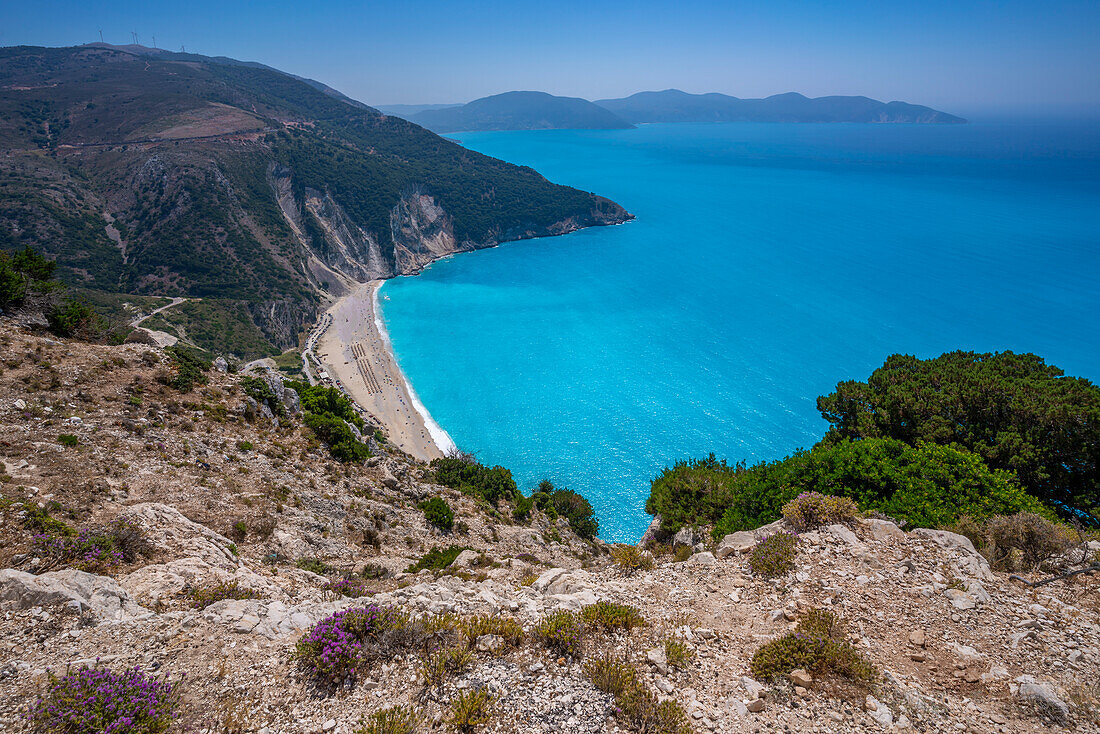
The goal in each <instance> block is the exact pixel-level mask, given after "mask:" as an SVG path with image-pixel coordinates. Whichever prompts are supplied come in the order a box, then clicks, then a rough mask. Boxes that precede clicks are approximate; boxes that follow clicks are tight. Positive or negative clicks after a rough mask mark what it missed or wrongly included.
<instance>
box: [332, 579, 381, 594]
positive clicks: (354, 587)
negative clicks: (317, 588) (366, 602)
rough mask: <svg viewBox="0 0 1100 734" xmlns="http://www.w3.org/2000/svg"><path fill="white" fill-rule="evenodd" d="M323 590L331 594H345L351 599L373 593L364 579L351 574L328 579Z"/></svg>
mask: <svg viewBox="0 0 1100 734" xmlns="http://www.w3.org/2000/svg"><path fill="white" fill-rule="evenodd" d="M325 591H327V592H329V593H330V594H332V595H333V596H337V597H341V596H346V597H349V598H352V599H358V598H359V597H361V596H367V595H368V594H373V593H374V592H373V591H372V590H371V588H370V587H369V586H368V585H367V583H366V582H365V581H364V580H362V579H357V578H353V577H351V576H345V577H344V578H342V579H339V580H337V581H329V582H328V583H327V584H325Z"/></svg>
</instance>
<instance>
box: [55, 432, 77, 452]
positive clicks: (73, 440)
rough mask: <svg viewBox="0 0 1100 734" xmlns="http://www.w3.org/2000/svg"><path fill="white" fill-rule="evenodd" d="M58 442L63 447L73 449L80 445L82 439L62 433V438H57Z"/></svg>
mask: <svg viewBox="0 0 1100 734" xmlns="http://www.w3.org/2000/svg"><path fill="white" fill-rule="evenodd" d="M57 442H58V443H59V444H61V445H62V446H68V447H69V448H73V447H74V446H76V445H77V444H78V443H80V439H79V438H77V437H76V436H74V435H73V434H71V433H62V434H61V435H60V436H58V437H57Z"/></svg>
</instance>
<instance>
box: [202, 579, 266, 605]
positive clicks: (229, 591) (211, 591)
mask: <svg viewBox="0 0 1100 734" xmlns="http://www.w3.org/2000/svg"><path fill="white" fill-rule="evenodd" d="M188 596H190V597H191V602H192V604H194V606H195V608H196V609H206V608H207V607H208V606H210V605H211V604H214V603H216V602H219V601H223V600H225V599H259V598H260V595H259V594H257V593H256V592H255V591H253V590H252V589H247V588H245V587H243V586H241V585H240V584H238V583H237V582H236V581H219V582H218V583H216V584H214V585H213V586H200V587H198V588H195V589H192V590H191V592H190V593H189V594H188Z"/></svg>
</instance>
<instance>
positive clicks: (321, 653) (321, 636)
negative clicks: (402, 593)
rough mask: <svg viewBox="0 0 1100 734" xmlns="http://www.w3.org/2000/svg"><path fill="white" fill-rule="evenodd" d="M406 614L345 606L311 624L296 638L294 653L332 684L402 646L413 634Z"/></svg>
mask: <svg viewBox="0 0 1100 734" xmlns="http://www.w3.org/2000/svg"><path fill="white" fill-rule="evenodd" d="M410 626H411V625H410V621H409V618H408V616H406V615H405V614H402V613H401V612H399V611H397V610H395V609H392V608H390V607H380V606H376V605H374V604H368V605H367V606H364V607H357V608H352V609H345V610H344V611H341V612H337V613H336V614H333V615H332V616H331V617H326V618H325V619H322V620H321V621H320V622H318V623H317V624H315V625H313V627H311V628H310V629H309V631H308V632H307V633H306V634H305V635H303V636H302V638H301V639H300V640H299V641H298V645H297V648H296V656H297V658H298V659H299V660H300V661H301V663H302V664H303V665H304V666H305V668H306V669H307V670H309V672H311V673H312V674H314V675H315V676H317V678H319V679H320V680H321V681H322V682H324V683H327V684H329V685H332V686H335V685H338V684H340V683H342V682H343V681H345V680H354V679H355V677H356V676H357V675H358V673H359V671H360V670H362V669H363V668H364V667H365V666H367V665H369V664H370V663H371V662H373V660H374V659H376V658H378V657H382V656H388V655H392V654H393V652H394V651H395V650H396V649H398V648H400V647H403V646H405V644H406V643H407V642H409V640H410V639H411V638H412V637H413V635H412V634H411V632H412V630H411V629H410Z"/></svg>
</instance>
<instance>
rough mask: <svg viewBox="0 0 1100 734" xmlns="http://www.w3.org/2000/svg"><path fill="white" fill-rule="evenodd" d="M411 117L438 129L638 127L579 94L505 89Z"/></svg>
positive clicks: (589, 128)
mask: <svg viewBox="0 0 1100 734" xmlns="http://www.w3.org/2000/svg"><path fill="white" fill-rule="evenodd" d="M408 119H409V120H411V121H412V122H415V123H416V124H417V125H422V126H424V127H426V128H428V129H429V130H433V131H435V132H440V133H447V132H463V131H474V130H555V129H569V130H623V129H628V128H631V127H634V126H633V125H631V124H630V123H629V122H626V121H625V120H623V119H621V118H620V117H618V116H617V115H615V114H614V113H612V112H609V111H608V110H607V109H605V108H603V107H600V106H599V105H595V104H593V103H591V102H589V101H588V100H586V99H581V98H579V97H556V96H554V95H552V94H547V93H546V92H505V93H504V94H495V95H493V96H491V97H482V98H481V99H475V100H474V101H473V102H469V103H467V104H464V105H462V106H460V107H447V108H444V109H435V110H424V111H422V112H418V113H416V114H413V115H410V116H409V118H408Z"/></svg>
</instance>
